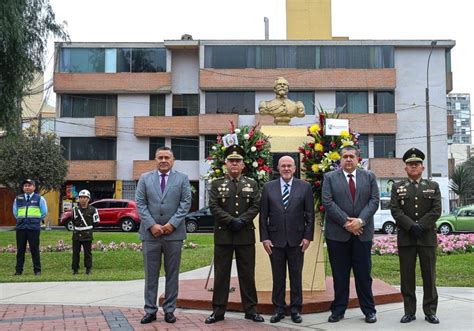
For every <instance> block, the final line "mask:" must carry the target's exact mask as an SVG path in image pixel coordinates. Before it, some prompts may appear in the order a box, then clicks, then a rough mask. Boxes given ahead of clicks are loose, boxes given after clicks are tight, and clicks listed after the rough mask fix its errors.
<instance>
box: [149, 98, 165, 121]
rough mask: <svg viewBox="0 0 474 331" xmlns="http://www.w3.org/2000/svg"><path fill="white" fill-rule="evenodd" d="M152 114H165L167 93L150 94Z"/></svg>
mask: <svg viewBox="0 0 474 331" xmlns="http://www.w3.org/2000/svg"><path fill="white" fill-rule="evenodd" d="M150 116H165V95H164V94H152V95H150Z"/></svg>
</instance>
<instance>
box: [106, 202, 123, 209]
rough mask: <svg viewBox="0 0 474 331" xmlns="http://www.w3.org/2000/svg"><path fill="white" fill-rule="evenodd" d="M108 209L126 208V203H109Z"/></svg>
mask: <svg viewBox="0 0 474 331" xmlns="http://www.w3.org/2000/svg"><path fill="white" fill-rule="evenodd" d="M109 208H127V203H126V202H124V201H110V202H109Z"/></svg>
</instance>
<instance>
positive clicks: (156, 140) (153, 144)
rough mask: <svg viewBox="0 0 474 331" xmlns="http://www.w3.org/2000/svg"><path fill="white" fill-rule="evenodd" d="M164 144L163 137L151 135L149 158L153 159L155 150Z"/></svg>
mask: <svg viewBox="0 0 474 331" xmlns="http://www.w3.org/2000/svg"><path fill="white" fill-rule="evenodd" d="M163 146H165V138H163V137H151V138H150V148H149V160H154V159H155V155H156V150H157V149H158V148H160V147H163Z"/></svg>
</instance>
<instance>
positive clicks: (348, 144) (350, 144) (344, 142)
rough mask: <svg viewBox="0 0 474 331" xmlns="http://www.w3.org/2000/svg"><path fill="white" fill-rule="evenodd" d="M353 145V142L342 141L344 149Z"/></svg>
mask: <svg viewBox="0 0 474 331" xmlns="http://www.w3.org/2000/svg"><path fill="white" fill-rule="evenodd" d="M352 145H354V142H353V141H350V140H343V141H342V146H344V147H346V146H352Z"/></svg>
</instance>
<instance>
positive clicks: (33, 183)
mask: <svg viewBox="0 0 474 331" xmlns="http://www.w3.org/2000/svg"><path fill="white" fill-rule="evenodd" d="M27 183H28V184H31V185H35V186H36V183H35V181H34V180H33V179H29V178H28V179H25V180H24V181H23V182H22V183H21V185H25V184H27Z"/></svg>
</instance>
